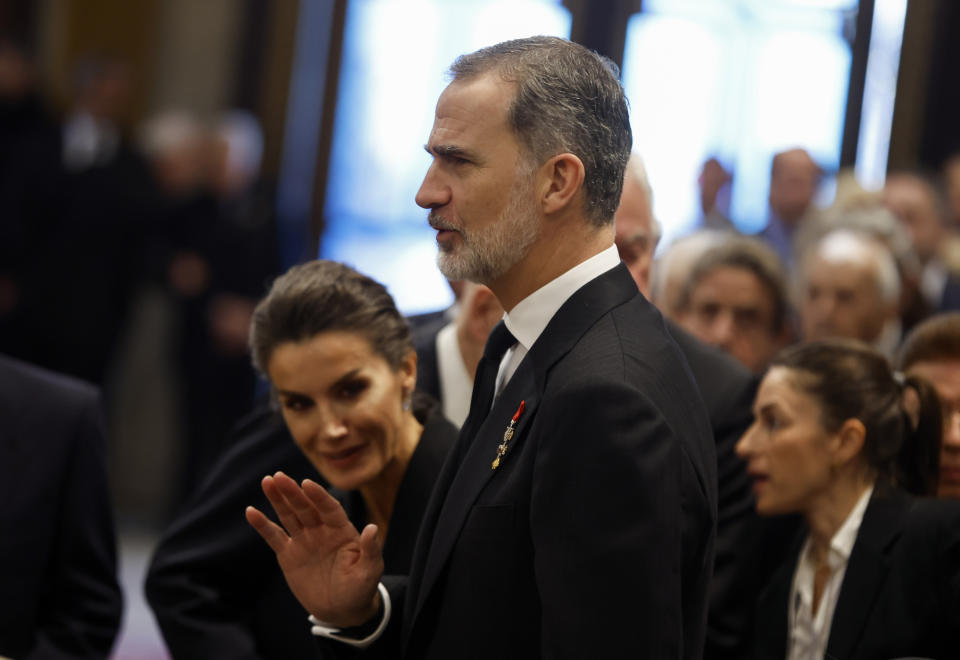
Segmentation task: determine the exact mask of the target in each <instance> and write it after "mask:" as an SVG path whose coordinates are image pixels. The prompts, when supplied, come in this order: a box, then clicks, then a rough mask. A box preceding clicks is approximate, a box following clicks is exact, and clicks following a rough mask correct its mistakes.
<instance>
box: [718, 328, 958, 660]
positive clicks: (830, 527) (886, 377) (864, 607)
mask: <svg viewBox="0 0 960 660" xmlns="http://www.w3.org/2000/svg"><path fill="white" fill-rule="evenodd" d="M754 414H755V420H754V423H753V425H752V426H751V427H750V428H749V429H748V430H747V432H746V433H745V434H744V436H743V437H742V438H741V439H740V442H739V443H738V444H737V453H738V454H740V456H741V457H743V458H744V460H746V461H747V471H748V474H749V475H750V476H751V478H752V479H753V481H754V494H755V496H756V506H757V511H758V512H759V513H760V514H761V515H775V514H783V513H800V514H801V515H802V516H803V518H804V520H805V522H806V530H805V533H804V535H803V537H802V538H801V539H798V542H797V544H796V545H795V546H794V549H793V551H792V552H791V554H790V556H789V557H787V559H786V561H785V562H784V564H783V565H782V566H781V568H780V569H779V570H778V571H777V572H776V573H775V574H774V576H773V578H772V579H771V582H770V584H768V585H767V587H766V589H765V590H764V592H763V594H762V596H761V598H760V601H759V603H758V610H757V615H756V634H755V638H754V648H755V654H756V657H758V658H784V657H785V658H788V659H790V660H798V659H806V658H817V659H818V660H819V659H820V658H838V659H844V660H846V659H848V658H864V659H866V658H891V657H903V656H921V657H925V658H945V657H957V656H956V655H955V654H957V653H958V650H957V649H958V648H960V647H958V645H957V631H958V630H960V502H947V501H937V500H932V499H926V498H915V497H911V496H909V495H907V494H906V493H905V492H903V491H902V490H900V489H899V488H897V483H898V482H899V481H904V480H905V479H904V476H905V475H904V474H903V473H902V467H899V466H898V456H901V455H902V454H913V453H915V452H903V451H902V449H903V447H904V446H906V445H909V446H912V447H916V443H927V444H937V445H938V443H939V431H940V412H939V404H938V402H937V399H936V395H935V393H934V392H933V390H932V388H931V387H930V386H929V385H928V384H926V383H924V382H923V381H920V380H918V379H907V380H906V381H904V379H903V378H902V377H899V376H898V375H895V374H894V373H892V372H891V370H890V368H889V366H888V364H887V362H886V360H885V359H884V358H883V357H882V356H881V355H880V354H879V353H876V352H875V351H873V350H872V349H869V348H867V347H866V346H864V345H861V344H857V343H850V342H840V341H828V342H812V343H810V344H805V345H802V346H797V347H793V348H790V349H787V350H786V351H784V352H782V353H781V354H780V355H779V356H778V357H777V358H776V359H775V360H774V362H773V364H772V366H771V367H770V369H769V370H768V371H767V373H766V375H765V377H764V379H763V381H762V383H761V385H760V388H759V390H758V392H757V398H756V401H755V403H754ZM901 465H902V464H901ZM898 477H899V478H898Z"/></svg>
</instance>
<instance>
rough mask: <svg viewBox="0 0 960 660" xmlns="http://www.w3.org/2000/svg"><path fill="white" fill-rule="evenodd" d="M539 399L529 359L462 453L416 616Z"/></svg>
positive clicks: (430, 554)
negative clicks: (504, 444)
mask: <svg viewBox="0 0 960 660" xmlns="http://www.w3.org/2000/svg"><path fill="white" fill-rule="evenodd" d="M539 398H540V396H539V392H538V390H537V387H536V384H535V379H534V374H533V369H532V368H531V366H530V363H529V361H528V360H526V359H524V361H523V362H522V363H521V364H520V367H519V368H518V369H517V372H516V373H515V374H514V375H513V378H511V379H510V382H509V383H507V385H506V387H505V388H504V390H503V392H502V393H501V394H500V396H499V398H498V399H497V400H496V402H495V403H494V405H493V408H492V409H491V410H490V414H489V415H487V418H486V419H485V420H484V421H483V423H482V424H481V426H480V428H479V429H478V431H477V434H476V440H475V441H474V442H472V443H471V445H470V446H469V447H468V448H467V449H466V455H465V456H464V458H463V460H462V462H461V463H460V465H459V467H458V468H457V470H456V474H455V476H454V478H453V481H452V483H451V485H450V489H449V491H448V492H447V497H446V500H445V501H444V502H443V504H442V507H441V511H440V514H439V516H438V518H437V523H436V529H435V531H434V534H433V540H432V543H431V544H430V547H429V551H428V553H427V557H426V562H425V565H424V568H423V578H422V582H421V584H420V585H419V594H418V597H417V601H416V609H415V612H416V613H417V614H419V612H420V609H421V607H422V606H423V602H424V600H425V598H426V596H427V595H428V594H429V593H430V590H431V588H432V587H433V585H434V584H435V582H436V580H437V577H438V576H439V575H440V573H441V572H442V570H443V568H444V566H446V563H447V559H448V558H449V555H450V552H451V550H452V549H453V545H454V542H455V541H456V539H457V536H459V534H460V530H461V529H462V528H463V525H464V523H466V521H467V516H468V515H469V513H470V509H471V508H472V507H473V504H474V502H475V501H476V500H477V497H478V496H479V495H480V491H482V490H483V488H484V486H486V485H487V483H488V482H489V481H490V480H491V479H492V478H494V477H495V476H496V475H497V474H498V473H502V472H503V471H504V470H506V469H508V466H509V463H510V461H511V459H512V458H513V455H514V454H515V453H516V452H518V451H519V449H520V446H521V445H523V444H524V441H525V440H526V437H527V433H528V430H529V427H530V423H531V422H532V420H533V418H534V416H535V415H536V410H537V404H538V403H539ZM521 401H523V402H524V410H523V414H522V415H521V416H520V418H519V419H518V420H517V424H516V426H515V427H514V430H513V437H512V438H511V440H510V442H509V443H508V445H509V449H508V450H507V452H506V454H505V455H504V456H503V458H502V459H501V463H500V466H499V467H498V468H497V469H493V468H492V462H493V459H494V458H495V457H496V455H497V447H498V445H499V444H500V442H501V441H502V440H503V435H504V431H505V430H506V429H507V426H508V425H509V423H510V420H511V419H512V418H513V416H514V414H515V413H516V411H517V409H518V407H519V406H520V402H521ZM414 618H416V616H415V617H414Z"/></svg>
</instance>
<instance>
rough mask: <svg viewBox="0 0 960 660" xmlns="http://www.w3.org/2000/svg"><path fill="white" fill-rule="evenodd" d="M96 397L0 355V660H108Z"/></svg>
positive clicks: (109, 580) (111, 587)
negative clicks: (4, 657) (77, 659)
mask: <svg viewBox="0 0 960 660" xmlns="http://www.w3.org/2000/svg"><path fill="white" fill-rule="evenodd" d="M105 452H106V448H105V447H104V438H103V430H102V424H101V419H100V398H99V394H98V392H97V390H96V389H95V388H93V387H91V386H90V385H87V384H85V383H82V382H80V381H77V380H73V379H71V378H67V377H65V376H61V375H58V374H54V373H52V372H48V371H44V370H41V369H38V368H36V367H32V366H29V365H27V364H24V363H22V362H19V361H16V360H12V359H10V358H7V357H4V356H0V501H2V502H3V505H2V506H0V656H7V657H11V658H16V659H17V660H41V659H51V660H53V659H56V658H62V659H67V658H106V657H107V656H108V654H109V653H110V649H111V647H112V646H113V641H114V637H115V636H116V634H117V630H118V628H119V626H120V616H121V611H122V609H123V605H122V596H121V592H120V585H119V584H118V582H117V576H116V543H115V539H114V530H113V516H112V513H111V508H110V506H111V504H110V496H109V492H108V487H107V474H106V464H105Z"/></svg>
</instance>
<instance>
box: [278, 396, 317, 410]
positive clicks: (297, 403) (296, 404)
mask: <svg viewBox="0 0 960 660" xmlns="http://www.w3.org/2000/svg"><path fill="white" fill-rule="evenodd" d="M280 405H282V406H283V407H284V408H286V409H287V410H290V411H293V412H301V411H304V410H306V409H307V408H309V407H310V406H311V405H312V403H311V402H310V400H309V399H301V398H300V397H287V398H285V399H282V400H281V401H280Z"/></svg>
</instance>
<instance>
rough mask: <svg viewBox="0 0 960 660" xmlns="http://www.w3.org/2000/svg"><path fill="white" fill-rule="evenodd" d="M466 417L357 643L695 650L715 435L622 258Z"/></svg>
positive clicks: (705, 573)
mask: <svg viewBox="0 0 960 660" xmlns="http://www.w3.org/2000/svg"><path fill="white" fill-rule="evenodd" d="M521 402H524V412H523V413H522V415H520V417H519V420H518V423H517V425H516V428H515V433H514V436H513V438H512V440H511V442H510V448H509V450H508V451H507V453H506V455H505V456H504V457H503V459H502V461H501V463H500V466H499V467H498V468H497V469H496V470H493V469H491V462H492V460H493V458H494V455H495V452H496V449H497V446H498V445H499V444H500V442H501V441H502V439H503V437H504V430H505V429H506V427H507V425H508V422H509V421H510V419H511V418H512V417H513V415H514V414H515V411H516V410H517V409H518V407H519V405H520V403H521ZM471 426H472V424H471V420H469V419H468V421H467V424H466V425H465V430H464V431H463V432H462V433H461V436H460V439H459V440H458V442H457V445H456V446H455V448H454V450H453V452H452V453H451V458H450V460H448V462H447V464H446V465H445V466H444V469H443V471H442V472H441V475H440V477H439V479H438V482H437V488H436V489H435V491H434V493H433V496H432V497H431V501H430V505H429V506H428V509H427V513H426V517H425V518H424V524H423V528H422V530H421V534H420V537H419V539H418V541H417V550H416V553H415V555H414V561H413V567H412V570H411V575H410V579H409V587H408V588H407V589H406V591H405V594H404V593H403V587H402V583H391V584H390V585H388V586H389V587H390V588H391V596H392V602H393V603H394V605H395V606H396V607H397V611H396V615H395V616H394V617H393V618H392V619H391V626H390V627H389V628H388V634H387V635H385V636H384V637H383V638H381V640H380V641H379V642H378V644H376V645H375V646H374V647H372V649H376V650H377V651H379V652H380V653H383V654H385V655H386V656H387V657H396V656H397V655H398V654H400V653H402V654H403V655H404V657H409V658H530V657H547V658H559V657H564V658H567V657H568V658H604V657H630V656H632V657H656V658H699V657H700V655H701V653H702V650H703V637H704V626H705V623H706V607H707V584H708V581H709V577H710V569H711V565H712V562H713V545H714V536H715V525H716V488H717V485H716V458H715V456H714V449H713V436H712V434H711V432H710V427H709V423H708V420H707V416H706V413H705V411H704V408H703V403H702V401H701V400H700V396H699V393H698V391H697V389H696V386H695V385H694V383H693V381H692V378H691V376H690V373H689V370H688V368H687V365H686V362H685V361H684V360H683V358H682V356H681V355H680V352H679V349H678V348H677V346H676V344H675V343H674V341H673V339H672V338H671V337H670V336H669V334H668V333H667V331H666V329H665V327H664V324H663V319H662V318H661V316H660V314H659V312H657V311H656V309H655V308H654V307H653V306H652V305H650V304H649V303H647V302H646V300H644V299H643V297H642V296H641V295H640V294H639V292H638V291H637V287H636V284H635V283H634V282H633V279H632V278H631V277H630V274H629V272H628V271H627V270H626V268H625V267H623V266H622V265H621V266H618V267H617V268H615V269H613V270H612V271H610V272H608V273H605V274H604V275H601V276H600V277H598V278H596V279H595V280H593V281H592V282H589V283H588V284H586V285H585V286H584V287H582V288H581V289H580V290H579V291H577V292H576V293H575V294H574V295H573V296H572V297H571V298H570V299H569V300H567V302H566V303H565V304H564V305H563V306H562V307H561V309H560V310H559V311H558V312H557V314H556V315H555V316H554V317H553V319H551V321H550V323H549V324H548V325H547V328H546V330H545V331H544V332H543V334H542V335H541V336H540V338H539V339H538V340H537V342H536V343H535V344H534V346H533V347H531V350H530V352H529V353H528V354H527V356H526V357H525V358H524V360H523V361H522V362H521V364H520V366H519V367H518V369H517V371H516V373H515V374H514V375H513V377H512V378H511V380H510V381H509V383H508V384H507V385H506V387H505V388H504V390H503V392H502V393H501V394H500V396H499V398H498V399H497V401H496V402H495V403H494V405H493V408H492V410H491V411H490V412H489V414H488V415H486V418H485V420H484V421H483V422H482V425H480V426H479V429H478V430H477V431H476V433H475V435H474V434H472V433H471V432H470V430H469V428H468V427H471ZM398 647H402V651H401V649H400V648H398Z"/></svg>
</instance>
